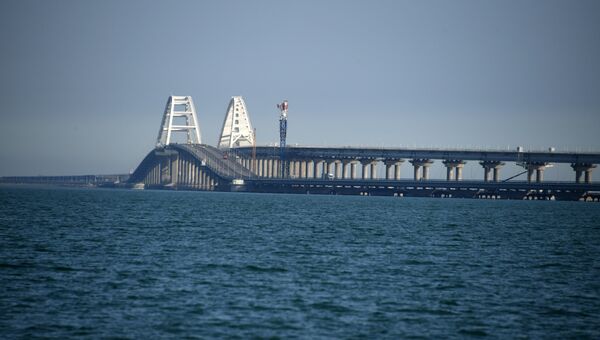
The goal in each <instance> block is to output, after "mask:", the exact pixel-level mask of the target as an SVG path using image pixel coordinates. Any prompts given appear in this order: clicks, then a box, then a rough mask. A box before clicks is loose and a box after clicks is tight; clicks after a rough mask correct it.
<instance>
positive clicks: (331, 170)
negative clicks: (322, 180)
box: [327, 160, 335, 177]
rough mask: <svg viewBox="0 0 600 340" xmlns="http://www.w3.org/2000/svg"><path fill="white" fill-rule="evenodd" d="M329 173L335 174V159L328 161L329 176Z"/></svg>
mask: <svg viewBox="0 0 600 340" xmlns="http://www.w3.org/2000/svg"><path fill="white" fill-rule="evenodd" d="M329 174H335V161H332V160H329V161H327V177H329Z"/></svg>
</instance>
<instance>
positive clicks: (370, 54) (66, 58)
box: [0, 0, 600, 178]
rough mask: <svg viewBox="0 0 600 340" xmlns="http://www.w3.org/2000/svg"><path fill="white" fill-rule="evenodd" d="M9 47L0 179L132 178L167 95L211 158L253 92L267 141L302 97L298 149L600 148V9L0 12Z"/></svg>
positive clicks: (181, 6) (7, 5)
mask: <svg viewBox="0 0 600 340" xmlns="http://www.w3.org/2000/svg"><path fill="white" fill-rule="evenodd" d="M0 44H1V46H2V47H1V50H0V51H1V52H0V99H1V102H0V176H12V175H65V174H110V173H127V172H129V171H131V170H133V169H135V167H136V166H137V165H138V164H139V162H140V161H141V160H142V159H143V157H144V156H145V155H146V154H147V153H148V152H149V151H150V150H151V149H152V148H153V147H154V145H155V142H156V137H157V133H158V128H159V125H160V122H161V117H162V114H163V110H164V106H165V103H166V100H167V98H168V96H170V95H190V96H192V97H193V99H194V103H195V105H196V110H197V112H198V118H199V121H200V124H201V133H202V140H203V142H204V143H207V144H211V145H215V144H216V143H217V139H218V136H219V129H220V128H221V125H222V120H223V118H224V115H225V111H226V109H227V105H228V103H229V100H230V99H231V97H232V96H236V95H241V96H243V97H244V99H245V101H246V105H247V108H248V110H249V113H250V119H251V121H252V124H253V126H254V127H255V128H256V129H257V142H258V144H259V145H267V144H271V143H276V142H278V139H279V131H278V112H277V108H276V106H275V105H276V104H277V103H279V102H281V101H282V100H283V99H288V100H289V103H290V104H289V120H288V145H289V144H291V145H294V144H299V145H322V146H325V145H349V146H386V147H392V146H419V147H453V148H456V147H481V148H484V147H489V148H504V149H506V148H516V146H524V147H525V149H546V148H548V147H555V148H557V149H558V150H563V149H569V150H579V151H590V150H595V151H599V150H600V137H599V136H600V133H599V131H600V2H599V1H595V0H592V1H573V0H564V1H553V0H547V1H531V0H519V1H512V0H506V1H479V0H456V1H400V0H398V1H262V0H257V1H152V2H149V1H57V0H52V1H29V0H19V1H12V0H3V1H1V2H0ZM438 163H439V162H438ZM471 163H473V164H471V165H470V166H472V168H471V170H470V171H465V175H466V177H469V176H470V174H472V173H474V172H475V173H476V176H479V177H481V176H480V174H479V172H482V170H481V169H480V167H479V166H477V165H476V164H475V163H474V162H471ZM407 169H408V168H406V170H407ZM557 169H558V170H553V171H559V170H560V169H562V170H560V171H562V173H557V174H555V175H552V176H550V178H554V177H556V178H562V177H564V176H565V174H567V173H568V172H569V171H568V170H565V168H564V167H563V168H560V167H558V168H557ZM406 170H404V173H405V174H407V176H408V175H409V173H410V171H406ZM436 171H437V172H440V173H441V174H440V175H439V176H438V177H443V174H444V173H443V169H442V168H441V167H440V168H439V169H438V170H436ZM435 174H436V172H434V173H433V175H435ZM507 175H508V173H507ZM473 176H475V175H473ZM570 177H571V175H570V174H569V178H570ZM546 178H548V176H546Z"/></svg>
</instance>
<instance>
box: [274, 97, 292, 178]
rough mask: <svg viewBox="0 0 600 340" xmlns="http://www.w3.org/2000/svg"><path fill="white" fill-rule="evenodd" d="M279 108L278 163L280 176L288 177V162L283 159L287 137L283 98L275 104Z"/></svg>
mask: <svg viewBox="0 0 600 340" xmlns="http://www.w3.org/2000/svg"><path fill="white" fill-rule="evenodd" d="M277 108H278V109H279V163H280V170H281V171H280V173H281V178H286V177H288V170H289V168H288V164H287V162H286V160H285V140H286V137H287V112H288V101H287V100H284V101H283V103H281V104H277Z"/></svg>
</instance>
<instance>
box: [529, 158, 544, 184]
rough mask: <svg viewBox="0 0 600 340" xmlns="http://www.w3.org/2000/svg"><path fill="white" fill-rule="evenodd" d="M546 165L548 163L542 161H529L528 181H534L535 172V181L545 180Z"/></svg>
mask: <svg viewBox="0 0 600 340" xmlns="http://www.w3.org/2000/svg"><path fill="white" fill-rule="evenodd" d="M546 165H548V164H547V163H541V162H531V163H527V164H526V167H527V182H529V183H531V182H532V181H533V174H534V173H535V181H536V182H537V183H541V182H542V181H543V180H544V169H545V168H546Z"/></svg>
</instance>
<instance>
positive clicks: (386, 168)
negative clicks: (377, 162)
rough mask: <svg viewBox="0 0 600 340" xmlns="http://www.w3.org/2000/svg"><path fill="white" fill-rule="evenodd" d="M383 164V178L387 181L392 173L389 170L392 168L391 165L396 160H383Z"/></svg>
mask: <svg viewBox="0 0 600 340" xmlns="http://www.w3.org/2000/svg"><path fill="white" fill-rule="evenodd" d="M384 164H385V179H386V180H387V181H389V180H390V179H391V178H392V174H391V173H390V172H391V170H392V167H393V166H394V165H395V164H396V161H389V160H386V161H385V162H384Z"/></svg>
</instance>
